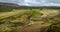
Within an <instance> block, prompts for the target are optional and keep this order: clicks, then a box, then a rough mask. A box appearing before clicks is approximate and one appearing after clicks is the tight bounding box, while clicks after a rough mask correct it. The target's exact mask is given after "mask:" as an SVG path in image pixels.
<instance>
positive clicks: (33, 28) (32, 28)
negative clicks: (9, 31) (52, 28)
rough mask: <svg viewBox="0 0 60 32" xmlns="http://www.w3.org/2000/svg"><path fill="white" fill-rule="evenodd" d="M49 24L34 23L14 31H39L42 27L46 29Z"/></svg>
mask: <svg viewBox="0 0 60 32" xmlns="http://www.w3.org/2000/svg"><path fill="white" fill-rule="evenodd" d="M49 25H50V24H48V23H45V24H41V23H35V24H33V25H31V26H27V27H24V28H22V29H20V30H17V31H16V32H40V31H41V30H42V29H46V28H47V27H48V26H49Z"/></svg>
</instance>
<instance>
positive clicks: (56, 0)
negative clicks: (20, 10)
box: [0, 0, 60, 6]
mask: <svg viewBox="0 0 60 32" xmlns="http://www.w3.org/2000/svg"><path fill="white" fill-rule="evenodd" d="M0 2H8V3H16V4H18V5H26V6H60V0H0Z"/></svg>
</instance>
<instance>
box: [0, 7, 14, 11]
mask: <svg viewBox="0 0 60 32" xmlns="http://www.w3.org/2000/svg"><path fill="white" fill-rule="evenodd" d="M12 10H13V8H11V7H5V6H0V12H10V11H12Z"/></svg>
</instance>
